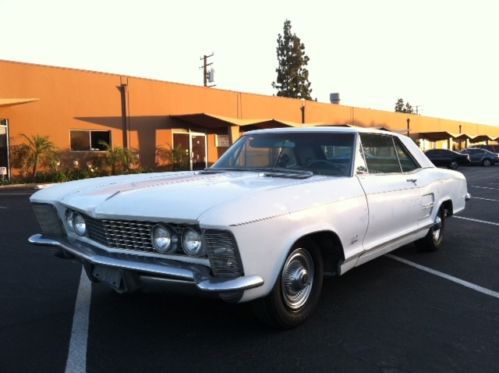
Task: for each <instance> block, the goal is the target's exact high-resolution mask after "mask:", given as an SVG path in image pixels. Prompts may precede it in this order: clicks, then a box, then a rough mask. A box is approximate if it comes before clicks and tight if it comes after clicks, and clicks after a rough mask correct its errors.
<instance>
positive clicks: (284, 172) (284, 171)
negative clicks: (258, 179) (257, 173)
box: [261, 167, 314, 179]
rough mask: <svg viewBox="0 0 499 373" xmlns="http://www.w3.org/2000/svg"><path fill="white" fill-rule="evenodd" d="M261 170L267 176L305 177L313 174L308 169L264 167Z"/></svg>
mask: <svg viewBox="0 0 499 373" xmlns="http://www.w3.org/2000/svg"><path fill="white" fill-rule="evenodd" d="M261 172H262V173H263V174H264V175H265V176H268V177H288V178H293V179H307V178H309V177H312V176H314V173H313V172H312V171H309V170H300V169H290V168H279V167H272V168H265V169H262V170H261Z"/></svg>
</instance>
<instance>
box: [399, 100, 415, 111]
mask: <svg viewBox="0 0 499 373" xmlns="http://www.w3.org/2000/svg"><path fill="white" fill-rule="evenodd" d="M395 111H396V112H397V113H407V114H412V113H414V109H413V107H412V106H411V104H409V102H406V103H405V104H404V100H403V99H401V98H399V99H398V100H397V102H396V103H395Z"/></svg>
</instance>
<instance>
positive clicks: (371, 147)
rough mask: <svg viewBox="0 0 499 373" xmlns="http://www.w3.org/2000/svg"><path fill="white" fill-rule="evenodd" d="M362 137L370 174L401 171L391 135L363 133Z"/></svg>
mask: <svg viewBox="0 0 499 373" xmlns="http://www.w3.org/2000/svg"><path fill="white" fill-rule="evenodd" d="M360 138H361V141H362V147H363V149H364V156H365V159H366V164H367V169H368V171H369V173H370V174H381V173H393V172H401V169H400V164H399V160H398V157H397V153H396V150H395V147H394V145H393V140H392V137H391V136H386V135H378V134H364V133H362V134H360Z"/></svg>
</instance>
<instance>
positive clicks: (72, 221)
mask: <svg viewBox="0 0 499 373" xmlns="http://www.w3.org/2000/svg"><path fill="white" fill-rule="evenodd" d="M66 225H67V226H68V228H69V229H70V230H71V231H72V232H74V233H76V234H77V235H78V236H85V235H86V234H87V223H86V222H85V218H84V217H83V215H81V214H80V213H78V212H75V211H72V210H66Z"/></svg>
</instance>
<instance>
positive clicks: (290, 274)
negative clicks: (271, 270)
mask: <svg viewBox="0 0 499 373" xmlns="http://www.w3.org/2000/svg"><path fill="white" fill-rule="evenodd" d="M322 280H323V261H322V255H321V252H320V250H319V248H318V247H317V245H316V244H315V243H314V242H312V241H308V240H307V241H300V242H298V243H297V244H295V245H294V246H293V248H292V249H291V251H290V253H289V255H288V257H287V258H286V260H285V262H284V265H283V267H282V270H281V273H280V274H279V277H278V279H277V281H276V283H275V285H274V288H273V289H272V291H271V292H270V293H269V295H267V296H266V297H265V298H262V299H258V300H256V301H255V302H254V303H253V310H254V312H255V314H256V316H257V317H258V318H259V319H260V320H262V321H263V322H264V323H266V324H268V325H270V326H272V327H275V328H279V329H289V328H293V327H295V326H297V325H299V324H301V323H303V322H304V321H305V320H306V319H307V318H308V317H309V316H310V314H311V313H312V312H313V310H314V309H315V307H316V306H317V303H318V301H319V297H320V294H321V290H322Z"/></svg>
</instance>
